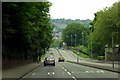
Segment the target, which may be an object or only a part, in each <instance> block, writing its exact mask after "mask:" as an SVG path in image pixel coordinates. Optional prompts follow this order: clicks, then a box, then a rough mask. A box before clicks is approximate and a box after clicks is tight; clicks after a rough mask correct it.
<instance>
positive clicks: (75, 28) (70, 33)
mask: <svg viewBox="0 0 120 80" xmlns="http://www.w3.org/2000/svg"><path fill="white" fill-rule="evenodd" d="M85 30H86V29H85V28H84V26H83V25H82V24H80V23H70V24H68V25H67V26H66V27H65V29H64V30H63V32H62V39H63V41H64V42H66V43H67V45H68V46H71V45H72V46H75V40H76V45H79V44H82V42H84V41H85V35H86V32H85ZM82 33H83V35H82ZM75 38H76V39H75ZM71 41H72V43H71Z"/></svg>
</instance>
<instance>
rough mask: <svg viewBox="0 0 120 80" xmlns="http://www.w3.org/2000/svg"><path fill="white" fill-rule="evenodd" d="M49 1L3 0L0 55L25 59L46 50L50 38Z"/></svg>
mask: <svg viewBox="0 0 120 80" xmlns="http://www.w3.org/2000/svg"><path fill="white" fill-rule="evenodd" d="M50 6H51V3H50V2H10V3H9V2H3V3H2V26H3V27H2V57H3V59H9V60H12V59H16V60H23V59H25V60H27V59H31V60H32V59H35V58H36V57H37V56H41V55H42V54H45V51H46V50H47V49H48V48H49V47H50V44H51V42H52V37H53V36H52V33H53V26H52V25H51V23H50V14H49V7H50Z"/></svg>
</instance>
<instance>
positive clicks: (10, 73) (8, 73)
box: [2, 62, 42, 80]
mask: <svg viewBox="0 0 120 80" xmlns="http://www.w3.org/2000/svg"><path fill="white" fill-rule="evenodd" d="M40 65H42V63H41V62H40V63H39V64H38V63H36V62H34V63H30V64H26V65H23V66H18V67H14V68H9V69H5V70H2V80H7V79H10V78H12V79H16V80H17V79H19V78H21V77H23V76H24V75H26V74H28V73H29V72H31V71H33V70H34V69H36V68H37V67H39V66H40Z"/></svg>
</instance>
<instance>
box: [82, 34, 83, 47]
mask: <svg viewBox="0 0 120 80" xmlns="http://www.w3.org/2000/svg"><path fill="white" fill-rule="evenodd" d="M82 46H83V32H82Z"/></svg>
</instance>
